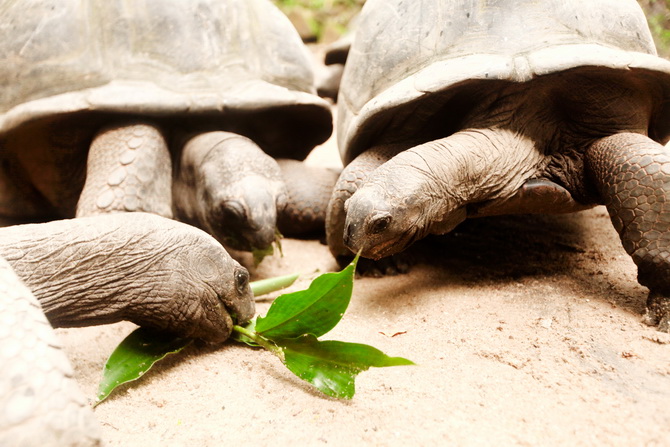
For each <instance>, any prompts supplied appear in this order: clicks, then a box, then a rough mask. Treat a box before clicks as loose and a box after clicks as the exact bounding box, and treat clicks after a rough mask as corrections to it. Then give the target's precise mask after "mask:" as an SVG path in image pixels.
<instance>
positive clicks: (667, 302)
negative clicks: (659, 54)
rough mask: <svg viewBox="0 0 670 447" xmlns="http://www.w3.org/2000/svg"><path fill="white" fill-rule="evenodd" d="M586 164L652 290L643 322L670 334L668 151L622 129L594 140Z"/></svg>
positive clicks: (642, 281)
mask: <svg viewBox="0 0 670 447" xmlns="http://www.w3.org/2000/svg"><path fill="white" fill-rule="evenodd" d="M586 167H587V170H588V172H589V175H590V176H591V179H592V180H593V182H594V183H595V184H596V187H597V188H598V190H599V192H600V195H601V197H602V199H603V200H604V203H605V205H606V206H607V210H608V211H609V214H610V218H611V219H612V223H613V224H614V227H615V228H616V230H617V231H618V232H619V236H620V237H621V242H622V244H623V247H624V248H625V249H626V252H628V254H629V255H631V257H632V258H633V261H634V262H635V264H636V265H637V268H638V281H639V282H640V284H642V285H644V286H646V287H648V288H649V290H650V293H649V298H648V300H647V312H646V314H645V317H644V321H645V323H647V324H649V325H658V329H659V330H660V331H663V332H670V154H669V153H668V152H667V151H666V150H665V148H664V147H663V146H662V145H660V144H658V143H656V142H654V141H652V140H651V139H649V138H648V137H646V136H644V135H639V134H635V133H620V134H616V135H612V136H609V137H606V138H601V139H600V140H597V141H596V142H595V143H593V144H592V145H591V146H590V147H589V149H588V150H587V152H586Z"/></svg>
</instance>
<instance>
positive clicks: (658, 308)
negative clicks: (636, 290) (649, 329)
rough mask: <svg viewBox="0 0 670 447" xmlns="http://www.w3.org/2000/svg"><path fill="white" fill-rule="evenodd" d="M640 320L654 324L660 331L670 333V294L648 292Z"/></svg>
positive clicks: (650, 324)
mask: <svg viewBox="0 0 670 447" xmlns="http://www.w3.org/2000/svg"><path fill="white" fill-rule="evenodd" d="M642 322H643V323H645V324H647V325H649V326H656V328H657V329H658V330H659V331H660V332H666V333H670V296H667V295H661V294H658V293H654V292H650V293H649V298H647V311H646V312H645V314H644V316H643V317H642Z"/></svg>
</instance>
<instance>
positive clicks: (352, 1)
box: [274, 0, 670, 58]
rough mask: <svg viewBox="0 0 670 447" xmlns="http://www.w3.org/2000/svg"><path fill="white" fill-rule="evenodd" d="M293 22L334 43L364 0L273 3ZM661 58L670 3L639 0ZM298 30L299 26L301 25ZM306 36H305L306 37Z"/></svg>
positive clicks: (669, 28)
mask: <svg viewBox="0 0 670 447" xmlns="http://www.w3.org/2000/svg"><path fill="white" fill-rule="evenodd" d="M274 2H275V4H277V6H279V7H280V8H281V9H282V10H283V11H284V12H285V13H286V14H287V15H289V17H291V19H292V20H293V22H294V23H296V22H302V24H303V26H304V27H306V28H307V29H306V30H302V31H301V34H303V35H304V34H310V35H311V36H309V37H308V38H307V40H334V39H336V38H337V37H338V36H339V35H341V34H342V33H344V32H345V31H346V28H347V24H348V23H349V20H351V18H352V17H353V16H354V15H356V14H357V13H358V11H360V9H361V7H362V6H363V3H365V0H274ZM638 2H639V3H640V5H641V6H642V8H643V9H644V12H645V14H646V16H647V20H648V22H649V28H650V29H651V32H652V34H653V36H654V40H655V41H656V46H657V48H658V52H659V54H660V55H661V56H663V57H666V58H670V0H638ZM296 27H298V28H299V27H300V26H299V25H298V24H297V25H296ZM303 37H304V36H303Z"/></svg>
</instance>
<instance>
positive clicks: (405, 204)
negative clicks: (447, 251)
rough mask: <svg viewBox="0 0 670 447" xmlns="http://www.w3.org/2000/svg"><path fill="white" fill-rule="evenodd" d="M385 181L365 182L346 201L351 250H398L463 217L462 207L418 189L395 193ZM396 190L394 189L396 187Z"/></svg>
mask: <svg viewBox="0 0 670 447" xmlns="http://www.w3.org/2000/svg"><path fill="white" fill-rule="evenodd" d="M394 191H395V189H394V188H392V187H390V186H389V185H388V184H386V185H384V184H383V183H380V184H377V183H375V182H368V183H366V184H365V185H363V187H361V188H360V189H359V190H358V191H356V192H355V193H354V194H353V195H352V196H351V197H350V198H349V200H347V202H346V203H345V212H346V220H345V224H344V225H345V226H344V244H345V245H346V246H347V248H349V250H351V251H352V252H353V253H357V252H358V251H359V250H361V255H362V256H363V257H366V258H371V259H380V258H383V257H386V256H391V255H394V254H396V253H400V252H401V251H403V250H405V249H406V248H407V247H409V246H410V245H412V244H413V243H414V242H415V241H417V240H419V239H422V238H424V237H425V236H427V235H428V234H444V233H447V232H449V231H451V230H453V229H454V228H455V227H456V226H457V225H458V224H459V223H461V222H462V221H463V220H465V217H466V211H465V207H459V206H455V205H453V204H451V203H449V202H447V201H444V200H435V197H433V195H431V194H429V193H427V192H426V191H421V190H418V191H416V192H415V193H412V192H411V191H406V193H407V194H405V195H399V194H394ZM396 192H397V191H396Z"/></svg>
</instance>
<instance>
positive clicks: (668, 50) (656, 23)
mask: <svg viewBox="0 0 670 447" xmlns="http://www.w3.org/2000/svg"><path fill="white" fill-rule="evenodd" d="M638 1H639V3H640V5H641V6H642V9H644V12H645V14H646V15H647V21H648V22H649V28H650V29H651V33H652V35H653V36H654V40H655V41H656V47H657V49H658V54H659V55H661V56H663V57H665V58H670V0H638Z"/></svg>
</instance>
